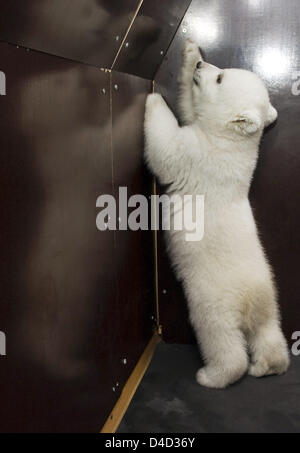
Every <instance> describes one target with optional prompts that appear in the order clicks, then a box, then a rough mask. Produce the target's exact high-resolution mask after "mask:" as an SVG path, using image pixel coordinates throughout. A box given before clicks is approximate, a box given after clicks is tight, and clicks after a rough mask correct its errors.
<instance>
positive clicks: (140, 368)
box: [101, 333, 161, 434]
mask: <svg viewBox="0 0 300 453" xmlns="http://www.w3.org/2000/svg"><path fill="white" fill-rule="evenodd" d="M160 340H161V338H160V336H159V335H158V334H157V333H155V334H154V335H153V337H152V339H151V340H150V342H149V344H148V346H147V347H146V349H145V351H144V353H143V354H142V356H141V358H140V360H139V361H138V363H137V365H136V367H135V368H134V370H133V372H132V373H131V375H130V377H129V379H128V381H127V382H126V384H125V387H124V389H123V391H122V393H121V396H120V398H119V399H118V401H117V403H116V405H115V407H114V409H113V410H112V412H111V414H110V416H109V417H108V419H107V421H106V423H105V425H104V426H103V428H102V430H101V433H102V434H109V433H115V432H116V431H117V429H118V428H119V426H120V423H121V421H122V419H123V417H124V415H125V413H126V411H127V409H128V406H129V404H130V402H131V400H132V398H133V396H134V394H135V392H136V390H137V388H138V386H139V384H140V382H141V380H142V379H143V377H144V374H145V373H146V371H147V368H148V366H149V365H150V362H151V360H152V357H153V354H154V351H155V348H156V346H157V344H158V343H159V342H160Z"/></svg>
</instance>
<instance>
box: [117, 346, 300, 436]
mask: <svg viewBox="0 0 300 453" xmlns="http://www.w3.org/2000/svg"><path fill="white" fill-rule="evenodd" d="M200 366H201V362H200V358H199V354H198V351H197V348H196V347H194V346H185V345H167V344H164V343H161V344H160V345H159V346H158V348H157V351H156V354H155V356H154V359H153V361H152V364H151V365H150V368H149V369H148V372H147V373H146V376H145V378H144V380H143V382H142V384H141V385H140V387H139V389H138V391H137V393H136V395H135V397H134V399H133V401H132V403H131V405H130V407H129V410H128V412H127V414H126V415H125V418H124V420H123V422H122V424H121V426H120V428H119V431H118V432H119V433H192V432H195V433H249V432H250V433H300V357H299V358H293V361H292V366H291V368H290V370H289V372H288V373H287V374H286V375H284V376H280V377H278V376H274V377H273V376H272V377H268V378H263V379H255V378H252V377H249V376H248V377H245V378H244V379H243V380H242V381H241V382H239V383H237V384H235V385H234V386H232V387H230V388H228V389H226V390H209V389H205V388H203V387H200V386H199V385H198V384H197V383H196V381H195V373H196V371H197V370H198V368H199V367H200Z"/></svg>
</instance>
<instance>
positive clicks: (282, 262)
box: [156, 0, 300, 342]
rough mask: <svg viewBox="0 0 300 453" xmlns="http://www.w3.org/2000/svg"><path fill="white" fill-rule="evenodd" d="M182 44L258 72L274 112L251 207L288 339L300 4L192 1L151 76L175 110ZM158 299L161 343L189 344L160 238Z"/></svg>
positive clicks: (299, 165)
mask: <svg viewBox="0 0 300 453" xmlns="http://www.w3.org/2000/svg"><path fill="white" fill-rule="evenodd" d="M187 38H191V39H193V40H195V41H196V42H198V43H199V46H201V48H202V50H203V53H204V56H205V57H206V60H207V61H208V62H210V63H212V64H214V65H216V66H219V67H221V68H225V67H238V68H244V69H249V70H253V71H255V72H256V73H258V74H259V75H260V76H261V77H262V78H263V79H264V81H265V82H266V84H267V86H268V88H269V90H270V95H271V99H272V102H273V104H274V105H275V107H276V108H277V109H278V111H279V119H278V122H277V124H276V125H275V126H274V127H272V129H271V130H268V131H267V132H266V134H265V136H264V139H263V143H262V147H261V154H260V159H259V163H258V168H257V171H256V173H255V177H254V181H253V185H252V189H251V202H252V206H253V208H254V212H255V217H256V220H257V222H258V226H259V230H260V234H261V238H262V241H263V244H264V245H265V248H266V251H267V254H268V257H269V259H270V261H271V264H272V266H273V268H274V271H275V276H276V281H277V285H278V288H279V293H280V304H281V307H282V316H283V326H284V330H285V333H286V336H287V338H288V339H289V340H291V336H292V333H293V332H295V331H299V329H300V310H299V299H300V279H299V276H298V274H299V263H298V257H299V254H300V241H299V231H300V210H299V205H300V178H299V170H300V155H299V149H300V132H299V125H298V123H299V116H300V90H299V85H300V84H299V79H300V52H299V50H300V2H299V1H298V0H287V1H284V0H272V1H271V0H244V1H236V0H226V1H223V0H193V1H192V3H191V6H190V8H189V10H188V11H187V14H186V16H185V17H184V19H183V22H182V24H181V26H180V28H179V30H178V33H177V34H176V37H175V38H174V40H173V43H172V45H171V47H170V49H169V52H168V54H167V55H166V58H165V59H164V62H163V64H162V65H161V67H160V69H159V71H158V74H157V75H156V82H157V84H156V87H157V90H158V91H160V92H161V93H162V94H163V95H164V96H165V97H166V99H167V101H168V103H169V104H170V106H171V107H172V108H173V109H174V111H176V95H177V76H178V72H179V68H180V64H181V54H182V50H183V45H184V41H185V40H186V39H187ZM159 294H160V316H161V324H163V326H164V338H165V339H166V340H167V341H174V342H191V341H193V334H192V331H191V328H190V326H189V323H188V317H187V310H186V306H185V300H184V295H183V293H182V289H181V287H180V285H179V284H178V283H177V282H176V279H175V277H174V275H173V273H172V272H171V271H170V266H169V262H168V259H167V256H166V253H165V251H164V244H163V238H162V237H161V236H160V237H159Z"/></svg>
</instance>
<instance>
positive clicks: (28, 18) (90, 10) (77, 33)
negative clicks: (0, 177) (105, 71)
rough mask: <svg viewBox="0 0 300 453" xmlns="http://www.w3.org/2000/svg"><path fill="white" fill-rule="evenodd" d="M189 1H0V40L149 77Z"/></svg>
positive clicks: (160, 59)
mask: <svg viewBox="0 0 300 453" xmlns="http://www.w3.org/2000/svg"><path fill="white" fill-rule="evenodd" d="M190 2H191V0H180V1H178V0H163V1H160V0H22V2H20V1H18V2H6V1H4V0H1V2H0V3H1V15H0V40H2V41H5V42H9V43H13V44H19V45H21V46H24V47H28V48H30V49H35V50H39V51H42V52H46V53H49V54H52V55H57V56H61V57H64V58H67V59H71V60H75V61H80V62H82V63H87V64H91V65H94V66H100V67H103V68H110V69H111V68H114V69H116V70H118V71H122V72H127V73H130V74H135V75H138V76H141V77H144V78H146V79H149V80H152V79H153V77H154V74H155V73H156V71H157V69H158V68H159V66H160V64H161V63H162V61H163V59H164V56H165V53H166V51H167V50H168V48H169V45H170V43H171V42H172V39H173V37H174V35H175V33H176V31H177V28H178V26H179V24H180V22H181V20H182V18H183V16H184V14H185V11H186V10H187V7H188V6H189V4H190ZM125 38H126V39H125ZM119 51H120V55H118V53H119ZM117 56H118V58H117Z"/></svg>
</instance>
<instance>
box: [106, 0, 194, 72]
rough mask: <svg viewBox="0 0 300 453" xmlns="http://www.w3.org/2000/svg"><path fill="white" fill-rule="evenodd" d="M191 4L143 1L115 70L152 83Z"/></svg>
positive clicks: (187, 1)
mask: <svg viewBox="0 0 300 453" xmlns="http://www.w3.org/2000/svg"><path fill="white" fill-rule="evenodd" d="M190 3H191V0H180V1H178V0H144V2H143V4H142V6H141V9H140V11H139V14H138V16H137V17H136V19H135V22H134V24H133V26H132V28H131V30H130V32H129V34H128V37H127V39H126V42H125V43H124V44H125V45H124V46H123V47H122V50H121V52H120V55H119V57H118V60H117V62H116V65H115V69H117V70H119V71H122V72H128V73H130V74H136V75H138V76H141V77H145V78H146V79H153V77H154V75H155V73H156V71H157V69H158V68H159V66H160V64H161V63H162V61H163V59H164V57H165V54H166V52H167V50H168V48H169V45H170V43H171V41H172V39H173V37H174V35H175V33H176V30H177V28H178V26H179V24H180V22H181V20H182V18H183V16H184V14H185V12H186V10H187V8H188V6H189V4H190Z"/></svg>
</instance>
